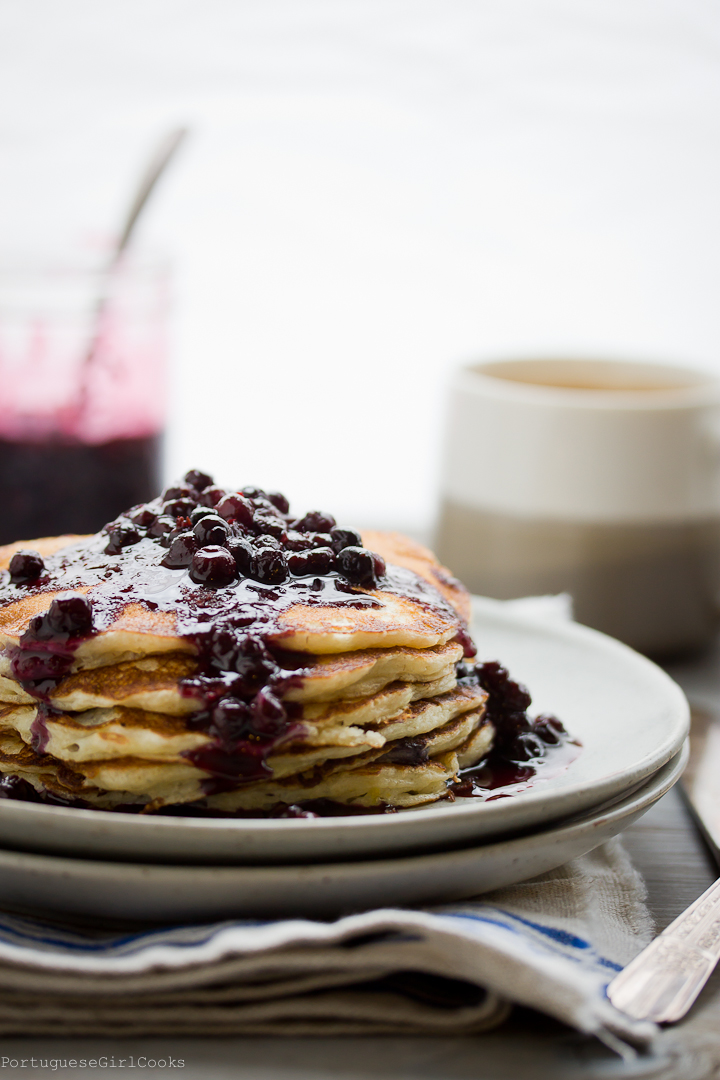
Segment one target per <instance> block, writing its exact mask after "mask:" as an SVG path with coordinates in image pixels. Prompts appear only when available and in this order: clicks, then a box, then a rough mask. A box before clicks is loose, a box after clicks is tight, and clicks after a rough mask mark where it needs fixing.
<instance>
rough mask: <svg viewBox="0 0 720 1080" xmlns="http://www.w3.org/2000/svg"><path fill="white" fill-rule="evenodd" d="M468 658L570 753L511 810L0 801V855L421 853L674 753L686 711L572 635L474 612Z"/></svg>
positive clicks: (464, 804)
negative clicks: (550, 728)
mask: <svg viewBox="0 0 720 1080" xmlns="http://www.w3.org/2000/svg"><path fill="white" fill-rule="evenodd" d="M473 635H474V637H475V640H476V642H477V644H478V646H479V650H480V656H481V657H482V658H483V659H486V660H495V659H499V660H501V661H502V663H503V664H505V666H506V667H508V668H509V670H510V672H511V674H512V675H513V677H514V678H516V679H520V680H521V681H523V682H525V683H526V684H527V686H528V687H529V689H530V691H531V693H532V696H533V709H532V711H534V712H552V713H555V714H556V715H557V716H559V717H560V719H561V720H562V721H563V722H564V724H565V726H566V728H567V729H568V731H569V732H571V733H572V735H574V736H575V737H576V738H579V739H580V740H581V742H582V744H583V750H582V752H581V754H580V756H579V757H578V759H577V760H576V761H575V762H573V764H572V765H571V766H570V767H569V769H568V770H567V771H566V772H565V773H564V774H562V775H560V776H556V777H554V778H551V779H548V780H544V781H542V782H541V783H538V784H537V785H536V786H535V787H534V788H532V789H531V790H529V791H526V792H523V793H522V794H520V795H517V796H515V797H513V798H506V799H500V800H498V801H496V802H489V803H483V802H481V801H480V800H479V799H459V800H457V801H456V802H454V803H447V802H443V803H436V804H433V805H430V806H426V807H421V808H419V809H417V810H413V811H407V812H403V813H398V814H389V815H378V816H360V817H345V818H316V819H273V820H247V819H246V820H228V819H214V820H213V819H202V818H173V817H166V818H163V817H154V816H147V817H143V816H135V815H126V814H112V813H107V812H96V811H89V810H73V809H66V808H64V807H48V806H43V805H40V804H32V803H21V802H14V801H10V800H2V801H0V844H2V845H3V846H4V847H15V848H20V849H22V850H30V851H59V852H63V853H65V854H70V855H83V856H95V857H100V858H105V859H107V858H109V859H133V860H139V861H148V862H167V863H177V862H181V863H207V864H210V865H215V864H220V863H229V864H260V863H288V862H299V863H300V862H309V861H315V862H317V861H318V860H332V859H347V858H354V857H366V856H368V855H380V854H383V853H389V852H412V851H420V850H423V851H430V850H433V849H435V850H439V849H443V848H446V847H447V846H448V845H450V844H455V845H458V844H463V843H471V842H474V841H478V840H481V839H488V838H491V837H498V836H501V835H505V834H509V833H512V832H517V831H518V830H522V829H538V828H540V827H542V826H544V825H545V824H547V823H548V822H551V821H558V820H560V819H561V818H563V817H568V816H570V815H572V814H577V813H580V812H582V811H584V810H586V809H588V808H589V807H592V806H598V805H599V804H601V803H603V802H606V801H607V800H608V799H612V798H616V797H619V796H622V795H624V794H625V793H627V792H628V791H630V790H632V789H633V788H635V787H637V786H638V785H639V784H641V783H642V782H643V781H644V780H645V779H647V778H648V777H649V776H651V775H652V774H653V773H654V772H656V771H657V770H658V769H659V768H660V767H661V766H662V765H664V764H665V763H666V762H667V761H669V760H670V758H672V757H673V756H674V755H675V754H677V752H678V750H679V749H680V747H681V746H682V743H683V740H684V739H685V737H686V735H687V732H688V727H689V709H688V705H687V702H686V700H685V697H684V695H683V693H682V691H681V690H680V688H679V687H678V686H677V685H676V684H675V683H674V682H673V681H672V680H671V679H670V678H669V677H668V676H667V675H666V674H665V673H664V672H663V671H661V669H660V668H658V667H656V666H655V664H652V663H651V662H650V661H649V660H646V659H645V658H644V657H642V656H639V655H638V654H637V653H635V652H633V651H632V650H631V649H628V648H627V647H626V646H624V645H621V644H620V643H619V642H617V641H614V640H613V639H612V638H608V637H606V636H605V635H603V634H599V633H597V632H596V631H594V630H589V629H587V628H586V627H584V626H579V625H578V624H577V623H570V622H568V623H566V624H565V623H557V624H540V623H538V622H537V621H535V620H533V619H531V618H528V617H527V616H521V615H518V614H517V613H514V612H513V611H512V610H511V609H507V608H506V607H504V605H503V604H502V603H501V602H499V601H492V600H485V599H476V601H475V608H474V620H473Z"/></svg>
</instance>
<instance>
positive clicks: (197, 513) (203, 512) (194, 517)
mask: <svg viewBox="0 0 720 1080" xmlns="http://www.w3.org/2000/svg"><path fill="white" fill-rule="evenodd" d="M209 514H215V511H214V510H213V509H212V507H210V506H196V507H195V509H194V510H193V512H192V513H191V514H190V524H191V525H197V523H198V521H200V519H201V518H204V517H207V516H208V515H209ZM215 516H216V517H217V514H215Z"/></svg>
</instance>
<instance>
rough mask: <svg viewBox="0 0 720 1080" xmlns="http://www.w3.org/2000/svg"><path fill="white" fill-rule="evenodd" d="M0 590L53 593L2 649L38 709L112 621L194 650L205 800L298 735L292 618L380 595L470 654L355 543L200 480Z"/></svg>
mask: <svg viewBox="0 0 720 1080" xmlns="http://www.w3.org/2000/svg"><path fill="white" fill-rule="evenodd" d="M2 578H3V580H2V583H1V584H0V608H1V607H2V606H4V605H6V604H8V603H10V602H12V601H14V600H17V599H19V598H21V597H23V596H26V595H28V594H33V595H34V594H38V593H39V594H42V593H52V594H54V598H53V600H52V602H51V604H50V606H49V609H48V610H47V611H46V612H45V613H44V614H41V615H37V616H35V617H34V618H33V619H32V621H31V622H30V625H29V627H28V629H27V631H26V632H25V633H24V634H23V636H22V638H21V639H20V642H19V644H18V645H17V646H16V647H13V648H11V649H10V650H8V653H9V659H10V664H11V668H12V673H13V676H14V678H15V679H17V680H18V682H20V683H21V685H22V686H23V687H24V688H25V689H26V690H27V691H29V692H30V693H31V694H33V695H34V696H35V697H36V698H38V699H40V700H41V701H43V702H45V705H46V707H47V706H48V705H49V701H48V699H49V694H50V691H51V690H52V689H53V687H54V686H55V685H56V684H57V682H58V680H59V679H61V678H62V677H63V676H64V675H66V674H67V672H68V671H69V670H70V669H71V667H72V665H73V661H74V656H75V653H76V651H77V649H78V648H79V646H81V645H82V644H83V643H85V642H87V641H88V640H89V639H91V638H92V637H93V636H94V635H95V634H97V633H99V632H101V631H103V630H105V629H107V628H108V627H109V626H110V625H111V624H112V623H113V622H114V621H115V620H117V619H118V617H119V616H120V615H122V614H123V612H125V613H126V615H127V616H128V617H132V614H133V613H134V614H135V615H136V616H137V615H140V616H141V617H142V615H143V613H144V612H145V613H147V612H150V613H152V614H151V617H150V620H149V629H150V630H152V629H153V627H155V628H158V629H159V630H160V632H162V630H163V629H165V632H166V633H171V634H172V633H176V634H177V635H178V636H180V637H181V638H184V639H187V640H188V641H190V642H191V643H192V644H193V645H194V647H195V649H196V650H197V653H198V669H197V673H196V674H195V675H194V676H193V677H191V678H186V679H184V680H183V681H182V684H181V692H182V693H183V694H185V695H186V696H189V697H195V698H197V699H198V701H199V702H201V705H202V708H201V710H200V711H198V712H196V713H194V714H193V715H192V717H191V718H190V719H189V720H188V723H190V724H191V725H193V726H194V727H195V728H196V729H198V730H202V731H205V732H207V733H208V734H209V735H210V736H211V737H212V742H210V743H208V744H205V745H204V746H202V747H201V748H200V749H198V750H195V751H192V752H189V753H188V754H187V757H188V758H189V759H190V760H191V761H192V762H193V763H194V764H195V765H197V766H198V767H199V768H201V769H203V770H204V771H205V772H207V773H208V780H207V781H206V784H205V793H206V795H209V794H212V793H216V792H219V791H224V790H229V789H232V788H234V787H237V786H238V785H240V784H242V783H244V782H247V781H250V780H257V779H261V778H263V777H267V776H269V775H271V772H270V769H269V768H268V766H267V764H266V759H267V757H268V755H269V754H270V752H271V751H272V750H273V748H274V747H276V746H277V745H278V744H279V743H281V742H283V741H285V740H287V739H290V738H292V737H293V736H296V735H298V734H301V733H302V730H303V728H302V724H301V722H300V721H299V719H298V717H297V713H296V714H295V715H293V709H292V706H290V705H288V703H286V702H283V696H284V693H285V691H286V690H287V689H288V688H289V687H291V686H293V685H298V683H299V681H300V680H301V678H302V672H303V669H302V666H298V665H301V664H302V662H303V661H302V658H300V657H298V654H297V653H296V654H294V659H291V658H290V657H289V656H288V654H287V653H283V652H282V651H280V650H279V649H278V648H277V647H276V645H275V644H273V641H274V639H276V638H277V635H278V631H281V630H282V626H281V617H282V614H283V612H284V611H286V610H287V609H288V608H290V607H291V606H293V605H297V604H302V605H310V606H315V605H322V606H332V607H341V608H342V607H354V608H364V607H381V606H382V600H381V596H382V593H383V591H385V592H390V593H394V594H396V595H402V596H408V597H412V598H413V600H415V601H416V602H417V603H419V605H420V607H421V609H422V608H425V609H426V610H431V611H433V612H435V613H442V614H443V615H444V616H445V618H446V620H447V621H448V623H449V624H450V625H453V624H454V625H455V626H456V627H457V631H458V634H459V635H460V634H464V635H465V636H464V637H463V640H465V641H466V642H467V646H466V653H467V655H468V656H469V657H470V656H472V655H474V649H473V647H472V645H471V643H470V639H469V638H467V635H466V634H465V632H464V629H463V627H462V625H461V623H460V621H459V619H458V616H457V614H456V613H455V612H454V611H453V609H452V608H450V607H449V605H448V604H447V603H446V602H445V600H444V599H443V597H442V596H441V595H440V594H439V593H438V592H437V590H435V589H434V588H433V587H432V586H431V585H429V584H428V583H426V582H425V581H424V580H423V579H421V578H419V577H418V576H417V575H415V574H413V573H412V572H411V571H409V570H405V569H402V568H399V567H395V566H392V567H389V568H386V566H385V563H384V561H383V559H382V558H381V556H380V555H377V554H375V553H374V552H371V551H369V550H367V549H366V548H364V547H363V546H362V541H361V538H360V536H359V534H358V533H356V532H355V531H354V530H352V529H341V528H338V527H337V525H336V522H335V519H334V518H333V517H332V516H331V515H330V514H325V513H321V512H320V511H313V512H311V513H309V514H305V515H304V517H301V518H294V517H293V516H292V514H291V513H290V508H289V505H288V502H287V499H285V497H284V496H283V495H280V494H279V493H277V492H265V491H262V490H260V489H259V488H255V487H247V488H243V489H242V490H241V491H226V490H224V489H223V488H220V487H218V486H217V485H215V484H214V482H213V480H212V477H210V476H208V475H207V474H205V473H202V472H199V471H197V470H192V471H191V472H189V473H187V475H186V476H185V477H184V479H183V481H182V482H181V483H179V484H177V485H175V486H173V487H170V488H168V489H166V490H165V491H164V492H163V493H162V495H161V496H160V497H159V498H157V499H154V500H152V501H151V502H147V503H143V504H140V505H137V506H134V507H132V508H131V509H130V510H128V511H127V513H124V514H122V515H121V516H120V517H117V518H115V520H113V521H111V522H110V523H109V524H108V525H106V526H105V528H104V529H102V531H101V532H99V533H98V534H96V535H95V536H93V537H92V538H90V539H89V540H85V541H82V542H81V543H79V544H77V545H75V546H72V547H69V548H66V549H64V550H63V551H62V552H60V553H58V554H57V555H55V556H52V557H49V558H46V559H44V560H43V559H41V558H40V556H39V555H38V554H37V553H36V552H32V551H31V550H25V551H23V552H21V553H18V556H16V558H15V559H14V560H13V563H12V565H11V568H10V570H9V571H3V574H2ZM58 594H59V595H58ZM86 594H87V595H86ZM44 717H45V712H44V711H43V710H40V712H39V714H38V723H37V725H36V729H34V730H33V733H32V734H33V744H34V745H35V748H36V749H37V750H39V751H42V749H43V748H44V730H43V729H44V722H45V721H44ZM6 797H7V796H6ZM10 797H12V796H10ZM287 812H288V813H289V814H291V815H292V814H295V813H297V814H305V813H311V812H312V813H315V812H322V808H316V809H313V810H312V811H310V810H308V811H306V810H304V809H303V808H302V807H301V808H294V809H293V808H287Z"/></svg>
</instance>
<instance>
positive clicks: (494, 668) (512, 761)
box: [450, 661, 581, 802]
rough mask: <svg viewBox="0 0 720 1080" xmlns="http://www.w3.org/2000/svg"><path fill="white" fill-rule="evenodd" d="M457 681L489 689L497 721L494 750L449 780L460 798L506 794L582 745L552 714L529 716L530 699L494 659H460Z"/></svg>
mask: <svg viewBox="0 0 720 1080" xmlns="http://www.w3.org/2000/svg"><path fill="white" fill-rule="evenodd" d="M457 675H458V684H459V685H462V684H466V685H475V686H477V685H480V686H481V687H482V689H483V690H485V692H486V693H487V695H488V699H487V703H486V710H487V712H486V715H487V718H488V719H489V720H490V721H492V723H493V726H494V727H495V741H494V743H493V747H492V750H491V751H490V753H489V754H488V755H487V757H485V758H484V759H483V760H482V761H481V762H480V763H479V764H478V765H474V766H472V767H471V768H468V769H462V770H461V772H460V778H459V780H458V781H457V782H456V783H455V784H452V785H451V786H450V791H451V793H452V794H453V795H455V796H457V797H462V798H470V797H474V798H481V799H484V800H485V801H486V802H489V801H491V800H492V799H502V798H507V797H508V796H510V795H516V794H518V792H520V791H525V790H526V789H527V788H529V787H532V786H533V784H535V783H537V781H538V780H547V779H549V778H550V777H551V776H557V775H558V773H562V772H564V771H565V769H567V767H568V765H570V764H571V763H572V762H573V761H574V760H575V758H576V757H577V756H578V754H579V753H580V750H581V745H580V743H579V742H577V740H575V739H571V738H570V736H569V735H568V733H567V731H566V730H565V728H564V727H563V725H562V724H561V722H560V721H559V720H558V719H557V717H555V716H550V715H548V714H546V713H543V714H542V715H540V716H537V717H535V718H534V719H533V718H531V717H530V716H528V709H529V707H530V705H531V704H532V699H531V697H530V694H529V693H528V691H527V689H526V688H525V687H524V686H522V685H521V684H520V683H516V682H513V680H512V679H511V678H510V676H509V674H508V672H507V671H506V670H505V668H504V667H502V666H501V665H500V664H499V663H497V661H488V662H486V663H483V664H468V663H460V664H458V667H457Z"/></svg>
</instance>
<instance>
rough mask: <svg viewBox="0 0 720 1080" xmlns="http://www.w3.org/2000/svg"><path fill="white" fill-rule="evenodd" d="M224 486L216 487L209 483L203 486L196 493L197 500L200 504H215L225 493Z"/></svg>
mask: <svg viewBox="0 0 720 1080" xmlns="http://www.w3.org/2000/svg"><path fill="white" fill-rule="evenodd" d="M226 494H227V492H226V491H225V488H221V487H216V486H215V485H214V484H211V486H210V487H206V488H203V490H202V491H201V492H200V494H199V495H198V502H199V503H200V505H201V506H217V504H218V503H219V502H220V500H221V499H222V498H223V496H224V495H226Z"/></svg>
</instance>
